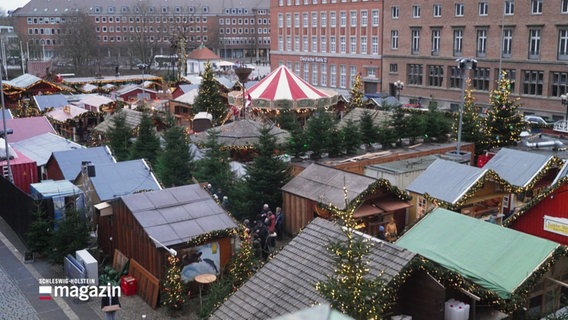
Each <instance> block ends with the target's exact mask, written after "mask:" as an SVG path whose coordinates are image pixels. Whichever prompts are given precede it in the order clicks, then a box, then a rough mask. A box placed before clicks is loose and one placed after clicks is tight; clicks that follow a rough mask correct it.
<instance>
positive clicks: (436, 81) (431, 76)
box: [428, 65, 444, 87]
mask: <svg viewBox="0 0 568 320" xmlns="http://www.w3.org/2000/svg"><path fill="white" fill-rule="evenodd" d="M443 81H444V66H439V65H430V66H428V85H429V86H431V87H441V86H442V82H443Z"/></svg>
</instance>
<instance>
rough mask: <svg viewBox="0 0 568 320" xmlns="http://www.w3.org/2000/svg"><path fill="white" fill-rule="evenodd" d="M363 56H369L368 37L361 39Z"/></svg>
mask: <svg viewBox="0 0 568 320" xmlns="http://www.w3.org/2000/svg"><path fill="white" fill-rule="evenodd" d="M361 54H367V37H361Z"/></svg>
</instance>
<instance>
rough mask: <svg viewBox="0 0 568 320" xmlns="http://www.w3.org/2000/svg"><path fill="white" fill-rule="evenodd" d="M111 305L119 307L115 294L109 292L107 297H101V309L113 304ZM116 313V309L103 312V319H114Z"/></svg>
mask: <svg viewBox="0 0 568 320" xmlns="http://www.w3.org/2000/svg"><path fill="white" fill-rule="evenodd" d="M113 305H118V306H119V307H120V306H121V305H120V301H119V300H118V297H117V296H113V295H111V294H110V293H109V296H108V297H103V298H101V309H103V308H104V307H106V306H113ZM103 311H104V310H103ZM116 313H117V311H108V312H105V319H106V320H116Z"/></svg>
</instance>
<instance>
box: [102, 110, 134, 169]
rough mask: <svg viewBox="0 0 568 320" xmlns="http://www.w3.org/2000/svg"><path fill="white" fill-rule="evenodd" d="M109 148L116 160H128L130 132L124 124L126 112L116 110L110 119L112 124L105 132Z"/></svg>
mask: <svg viewBox="0 0 568 320" xmlns="http://www.w3.org/2000/svg"><path fill="white" fill-rule="evenodd" d="M107 135H108V138H109V143H110V149H111V150H112V154H113V155H114V157H115V158H116V160H117V161H124V160H128V159H129V157H130V138H132V133H131V130H130V128H129V127H128V126H127V125H126V113H125V112H123V111H117V113H116V115H115V117H114V118H113V119H112V126H111V128H110V129H109V130H108V132H107Z"/></svg>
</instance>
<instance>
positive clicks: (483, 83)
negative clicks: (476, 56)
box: [471, 67, 489, 91]
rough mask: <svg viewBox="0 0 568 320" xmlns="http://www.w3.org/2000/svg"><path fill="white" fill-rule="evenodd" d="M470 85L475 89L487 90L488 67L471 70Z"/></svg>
mask: <svg viewBox="0 0 568 320" xmlns="http://www.w3.org/2000/svg"><path fill="white" fill-rule="evenodd" d="M471 85H472V87H473V88H474V89H476V90H481V91H489V68H479V67H478V68H476V69H475V70H473V76H472V77H471Z"/></svg>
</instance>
